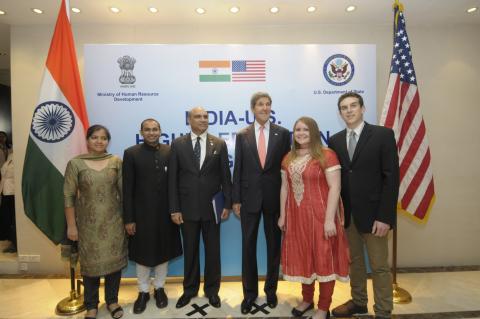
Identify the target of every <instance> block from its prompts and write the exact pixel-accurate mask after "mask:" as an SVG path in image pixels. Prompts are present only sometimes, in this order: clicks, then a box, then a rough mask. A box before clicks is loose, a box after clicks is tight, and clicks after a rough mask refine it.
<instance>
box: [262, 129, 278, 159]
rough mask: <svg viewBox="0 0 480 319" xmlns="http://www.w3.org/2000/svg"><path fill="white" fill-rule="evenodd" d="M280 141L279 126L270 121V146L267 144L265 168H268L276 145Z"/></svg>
mask: <svg viewBox="0 0 480 319" xmlns="http://www.w3.org/2000/svg"><path fill="white" fill-rule="evenodd" d="M277 142H278V128H277V126H276V125H275V124H273V123H270V131H269V133H268V146H267V158H266V159H265V168H264V169H266V168H267V167H268V166H269V164H270V162H271V161H272V156H273V155H272V154H273V150H274V149H275V145H276V144H277Z"/></svg>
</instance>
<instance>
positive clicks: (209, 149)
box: [200, 134, 215, 170]
mask: <svg viewBox="0 0 480 319" xmlns="http://www.w3.org/2000/svg"><path fill="white" fill-rule="evenodd" d="M214 150H215V144H214V141H213V139H212V137H211V136H210V134H207V140H206V143H205V159H204V160H203V165H202V168H201V169H200V170H203V169H204V168H205V167H207V165H208V163H209V161H210V160H211V159H212V156H213V151H214Z"/></svg>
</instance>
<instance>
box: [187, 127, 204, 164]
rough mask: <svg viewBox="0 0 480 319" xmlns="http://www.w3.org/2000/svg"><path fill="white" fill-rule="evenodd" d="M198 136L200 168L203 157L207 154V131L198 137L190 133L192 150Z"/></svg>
mask: <svg viewBox="0 0 480 319" xmlns="http://www.w3.org/2000/svg"><path fill="white" fill-rule="evenodd" d="M198 136H200V168H202V165H203V161H204V160H205V155H206V154H207V131H205V132H203V133H202V134H200V135H197V134H195V133H193V132H190V137H191V138H192V146H193V149H195V143H197V137H198Z"/></svg>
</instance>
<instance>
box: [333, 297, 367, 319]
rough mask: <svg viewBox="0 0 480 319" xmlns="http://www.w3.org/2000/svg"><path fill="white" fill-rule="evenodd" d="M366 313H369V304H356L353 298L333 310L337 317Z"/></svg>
mask: <svg viewBox="0 0 480 319" xmlns="http://www.w3.org/2000/svg"><path fill="white" fill-rule="evenodd" d="M366 313H368V308H367V306H359V305H357V304H355V303H354V302H353V300H349V301H347V302H346V303H344V304H343V305H340V306H338V307H336V308H335V309H333V310H332V314H333V315H334V316H335V317H351V316H353V315H363V314H366Z"/></svg>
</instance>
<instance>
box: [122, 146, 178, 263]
mask: <svg viewBox="0 0 480 319" xmlns="http://www.w3.org/2000/svg"><path fill="white" fill-rule="evenodd" d="M169 158H170V146H168V145H164V144H160V145H158V148H156V147H152V146H150V145H148V144H145V143H144V144H140V145H135V146H132V147H130V148H128V149H126V150H125V153H124V154H123V221H124V223H125V224H127V223H136V230H137V231H136V233H135V235H133V236H129V240H128V254H129V257H130V259H131V260H133V261H135V262H137V263H139V264H141V265H144V266H149V267H154V266H157V265H159V264H161V263H164V262H166V261H168V260H170V259H173V258H175V257H177V256H180V255H181V254H182V244H181V241H180V229H179V227H178V226H177V225H175V224H174V223H173V222H172V220H171V219H170V214H169V211H168V208H169V207H168V172H167V168H168V159H169Z"/></svg>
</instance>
